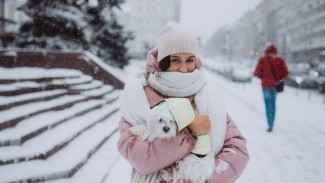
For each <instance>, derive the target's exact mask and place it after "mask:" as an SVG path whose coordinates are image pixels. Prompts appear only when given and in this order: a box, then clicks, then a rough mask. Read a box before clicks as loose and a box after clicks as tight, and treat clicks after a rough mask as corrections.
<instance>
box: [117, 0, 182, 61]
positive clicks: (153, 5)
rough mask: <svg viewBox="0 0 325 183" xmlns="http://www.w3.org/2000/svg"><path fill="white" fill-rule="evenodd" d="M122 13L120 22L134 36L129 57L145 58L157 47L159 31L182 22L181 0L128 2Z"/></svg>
mask: <svg viewBox="0 0 325 183" xmlns="http://www.w3.org/2000/svg"><path fill="white" fill-rule="evenodd" d="M122 11H123V12H124V15H122V16H121V17H120V21H121V23H122V24H123V25H124V27H125V29H126V30H127V31H131V32H132V33H133V36H134V39H133V40H132V41H129V43H128V47H129V55H130V56H132V57H135V58H144V57H145V55H146V53H147V52H148V51H149V50H151V49H152V48H154V47H155V46H156V37H157V34H158V32H159V30H160V29H162V28H163V27H164V26H165V24H166V23H167V22H169V21H174V22H179V21H180V0H127V1H126V3H125V4H124V5H123V7H122Z"/></svg>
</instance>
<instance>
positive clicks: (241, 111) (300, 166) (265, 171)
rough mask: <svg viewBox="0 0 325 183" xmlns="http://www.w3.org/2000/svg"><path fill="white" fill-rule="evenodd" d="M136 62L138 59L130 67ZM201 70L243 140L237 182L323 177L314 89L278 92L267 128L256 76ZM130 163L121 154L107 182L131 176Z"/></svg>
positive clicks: (320, 112) (318, 100)
mask: <svg viewBox="0 0 325 183" xmlns="http://www.w3.org/2000/svg"><path fill="white" fill-rule="evenodd" d="M137 68H139V63H137V65H136V66H134V67H132V68H127V69H126V70H132V71H133V72H134V71H135V69H137ZM205 71H206V78H207V79H210V80H211V81H212V82H214V83H215V84H216V85H217V87H218V88H219V89H220V93H221V94H222V95H223V98H224V100H225V101H226V106H227V110H228V113H229V114H230V116H231V118H233V120H234V121H235V122H236V124H237V126H238V127H239V129H240V130H241V131H242V133H243V134H244V136H245V137H246V138H247V141H248V144H247V146H248V150H249V153H250V161H249V163H248V165H247V168H246V170H245V171H244V173H243V175H242V176H241V177H240V178H239V179H238V181H237V183H291V182H295V183H306V182H313V183H322V182H323V181H324V180H325V175H323V174H322V173H323V170H324V169H325V155H324V153H323V149H325V143H324V142H322V141H323V139H325V124H324V120H325V113H324V111H325V104H324V95H321V94H319V93H317V91H310V90H297V89H296V88H292V87H288V86H285V91H284V92H283V93H280V94H278V98H277V114H276V120H275V127H274V131H273V132H272V133H267V132H266V128H267V123H266V116H265V107H264V101H263V96H262V89H261V86H260V82H259V80H257V79H253V80H252V82H251V83H233V82H231V81H229V80H227V79H225V78H223V77H222V76H219V75H217V74H216V73H213V72H210V71H207V70H205ZM130 171H131V167H130V165H129V164H128V163H127V162H126V161H125V160H124V159H123V158H120V159H119V160H118V162H117V163H116V165H115V166H114V167H113V168H112V169H111V172H110V174H109V176H108V178H107V179H106V180H107V182H121V183H122V182H123V183H129V182H130V173H129V172H130Z"/></svg>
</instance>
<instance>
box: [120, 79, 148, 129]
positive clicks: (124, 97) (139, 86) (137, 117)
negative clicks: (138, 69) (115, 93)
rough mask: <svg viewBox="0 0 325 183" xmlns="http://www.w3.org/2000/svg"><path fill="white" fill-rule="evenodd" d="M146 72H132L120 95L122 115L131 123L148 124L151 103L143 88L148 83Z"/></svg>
mask: <svg viewBox="0 0 325 183" xmlns="http://www.w3.org/2000/svg"><path fill="white" fill-rule="evenodd" d="M145 76H146V73H136V74H131V76H130V77H129V79H128V82H127V83H125V86H124V91H123V93H122V94H121V95H120V98H119V102H120V110H121V114H122V117H123V118H124V119H125V120H126V121H128V122H129V123H130V124H131V125H133V126H134V125H137V124H140V125H141V124H142V125H145V124H146V118H147V114H148V113H149V111H150V105H149V102H148V99H147V96H146V94H145V92H144V90H143V86H145V85H146V77H145Z"/></svg>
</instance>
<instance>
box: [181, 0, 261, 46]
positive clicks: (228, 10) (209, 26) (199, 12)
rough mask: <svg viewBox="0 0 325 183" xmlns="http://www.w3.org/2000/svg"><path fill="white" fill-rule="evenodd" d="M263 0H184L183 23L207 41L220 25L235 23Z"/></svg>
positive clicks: (182, 9)
mask: <svg viewBox="0 0 325 183" xmlns="http://www.w3.org/2000/svg"><path fill="white" fill-rule="evenodd" d="M261 1H262V0H182V6H181V20H180V21H181V24H183V25H184V26H185V27H188V28H189V29H191V30H192V31H193V32H194V33H195V34H196V35H197V36H199V37H201V38H202V41H203V42H205V41H206V40H207V39H208V38H209V37H210V36H211V35H212V34H213V33H214V32H215V31H216V30H217V29H218V28H219V27H221V26H223V25H233V24H234V23H235V22H236V21H237V20H238V19H239V18H240V17H241V16H242V15H243V14H244V13H245V12H246V11H249V10H253V9H255V8H256V7H257V5H258V4H259V3H260V2H261Z"/></svg>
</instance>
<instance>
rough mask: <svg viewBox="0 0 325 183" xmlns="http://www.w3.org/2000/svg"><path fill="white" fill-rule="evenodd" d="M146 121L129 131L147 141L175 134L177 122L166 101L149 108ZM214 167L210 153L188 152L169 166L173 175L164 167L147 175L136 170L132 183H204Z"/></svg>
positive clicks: (166, 137)
mask: <svg viewBox="0 0 325 183" xmlns="http://www.w3.org/2000/svg"><path fill="white" fill-rule="evenodd" d="M146 122H147V123H146V124H143V125H137V126H134V127H132V128H130V131H131V133H132V134H133V135H136V136H138V137H139V138H141V139H142V140H148V141H149V142H152V141H153V140H154V139H155V138H161V139H168V138H171V137H175V136H176V132H177V124H176V122H175V119H174V117H173V115H172V113H171V112H170V110H169V108H168V105H167V102H166V101H162V102H160V103H158V104H157V105H156V106H154V107H153V108H152V109H151V110H150V112H149V114H148V118H147V121H146ZM214 167H215V165H214V156H213V155H212V153H209V154H207V155H206V156H205V157H203V158H199V157H198V156H196V155H195V154H189V155H187V156H186V157H184V158H183V159H181V160H180V161H178V162H176V164H174V165H172V166H171V168H172V170H173V176H171V175H170V173H169V172H168V171H167V170H165V169H164V170H160V171H158V172H155V173H152V174H149V175H143V174H141V173H139V172H136V174H135V175H134V178H133V183H147V182H148V183H159V182H160V181H162V180H164V181H169V180H171V179H173V182H174V183H176V182H177V181H178V180H185V179H186V180H191V181H192V182H195V183H204V182H205V181H206V180H208V179H209V178H210V177H211V175H212V174H213V169H214Z"/></svg>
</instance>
